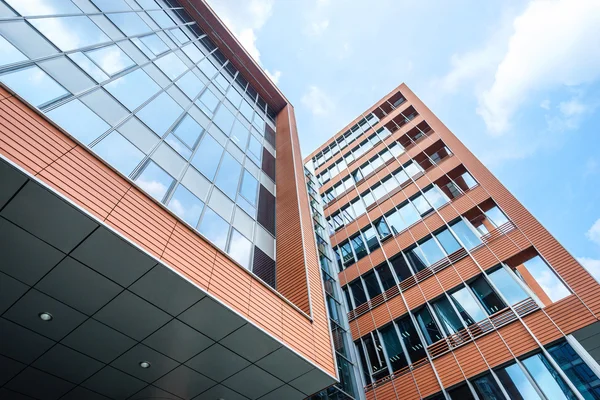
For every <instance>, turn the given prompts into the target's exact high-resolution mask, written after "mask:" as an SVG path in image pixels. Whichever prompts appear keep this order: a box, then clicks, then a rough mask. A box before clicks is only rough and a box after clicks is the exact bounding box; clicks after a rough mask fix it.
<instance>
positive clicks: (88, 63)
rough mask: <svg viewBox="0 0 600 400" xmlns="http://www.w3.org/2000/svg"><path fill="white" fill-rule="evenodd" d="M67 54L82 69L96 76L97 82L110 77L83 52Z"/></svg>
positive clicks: (93, 76)
mask: <svg viewBox="0 0 600 400" xmlns="http://www.w3.org/2000/svg"><path fill="white" fill-rule="evenodd" d="M67 56H68V57H69V58H70V59H71V60H72V61H74V62H75V63H76V64H77V65H79V67H81V69H83V70H84V71H85V72H87V74H88V75H89V76H91V77H92V78H94V79H95V80H96V82H102V81H105V80H107V79H108V75H106V74H105V73H104V71H102V70H101V69H100V68H99V67H98V66H97V65H96V64H94V63H93V62H92V60H90V59H89V58H88V57H86V56H85V55H84V54H83V53H70V54H67Z"/></svg>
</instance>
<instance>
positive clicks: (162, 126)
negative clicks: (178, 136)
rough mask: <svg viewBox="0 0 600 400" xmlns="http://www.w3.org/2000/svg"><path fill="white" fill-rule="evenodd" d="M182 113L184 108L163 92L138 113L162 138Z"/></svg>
mask: <svg viewBox="0 0 600 400" xmlns="http://www.w3.org/2000/svg"><path fill="white" fill-rule="evenodd" d="M182 113H183V108H181V107H180V106H179V104H177V102H176V101H175V100H173V99H172V98H171V96H169V95H168V94H167V93H165V92H162V93H161V94H159V95H158V97H157V98H155V99H154V100H152V101H151V102H150V103H148V104H147V105H146V106H144V108H142V109H141V110H140V111H138V113H137V116H138V118H139V119H141V120H142V121H143V122H144V123H145V124H146V125H148V127H149V128H150V129H152V130H153V131H154V132H156V133H157V134H158V135H159V136H162V135H163V134H164V133H165V132H166V131H167V129H169V128H170V127H171V125H173V122H175V120H176V119H177V118H178V117H179V116H180V115H181V114H182Z"/></svg>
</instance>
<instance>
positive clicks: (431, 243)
mask: <svg viewBox="0 0 600 400" xmlns="http://www.w3.org/2000/svg"><path fill="white" fill-rule="evenodd" d="M419 247H420V248H421V251H422V252H423V254H425V257H426V258H427V262H428V264H427V265H431V264H433V263H435V262H436V261H438V260H441V259H442V258H444V256H445V255H444V253H443V252H442V249H440V246H439V245H438V244H437V243H436V241H435V239H433V238H429V239H427V240H426V241H424V242H423V243H420V244H419Z"/></svg>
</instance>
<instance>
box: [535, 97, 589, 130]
mask: <svg viewBox="0 0 600 400" xmlns="http://www.w3.org/2000/svg"><path fill="white" fill-rule="evenodd" d="M594 108H595V106H593V105H591V104H584V103H583V102H582V101H581V100H580V99H579V98H578V97H573V98H571V99H570V100H569V101H561V102H560V103H559V104H558V107H557V108H556V111H553V112H551V113H549V114H547V115H546V121H547V123H548V129H549V130H551V131H555V132H564V131H569V130H575V129H577V128H579V125H580V124H581V121H582V120H583V116H584V115H585V114H587V113H589V112H591V111H592V110H593V109H594Z"/></svg>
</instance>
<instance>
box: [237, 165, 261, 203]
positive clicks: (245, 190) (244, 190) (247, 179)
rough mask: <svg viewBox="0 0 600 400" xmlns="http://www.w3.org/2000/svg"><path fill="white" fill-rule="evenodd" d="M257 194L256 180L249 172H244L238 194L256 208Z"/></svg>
mask: <svg viewBox="0 0 600 400" xmlns="http://www.w3.org/2000/svg"><path fill="white" fill-rule="evenodd" d="M257 192H258V180H256V178H255V177H254V176H252V174H251V173H250V172H248V171H247V170H244V178H243V179H242V186H241V187H240V194H241V195H242V196H244V198H245V199H246V200H248V201H249V202H250V204H252V205H253V206H256V200H257Z"/></svg>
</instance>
